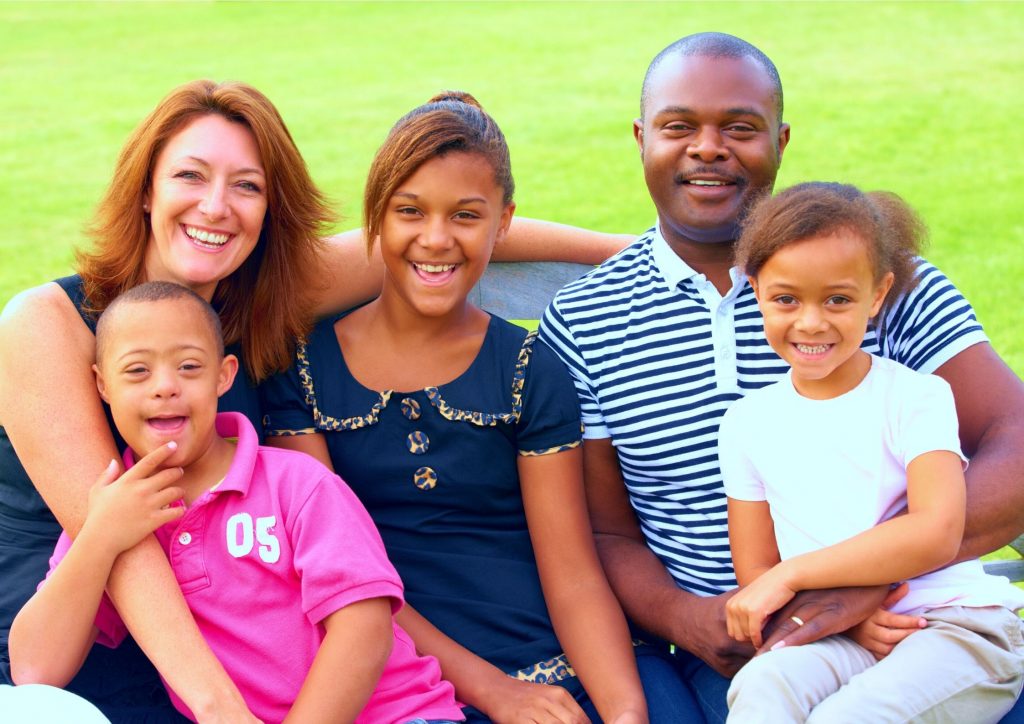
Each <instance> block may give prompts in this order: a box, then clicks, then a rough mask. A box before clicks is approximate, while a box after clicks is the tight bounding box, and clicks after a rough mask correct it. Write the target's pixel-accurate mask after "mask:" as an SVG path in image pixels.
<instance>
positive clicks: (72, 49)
mask: <svg viewBox="0 0 1024 724" xmlns="http://www.w3.org/2000/svg"><path fill="white" fill-rule="evenodd" d="M700 30H722V31H727V32H732V33H735V34H737V35H740V36H741V37H744V38H746V39H748V40H750V41H752V42H754V43H755V44H757V45H758V46H760V47H761V48H762V49H764V50H765V51H766V52H767V53H768V55H769V56H770V57H772V58H773V59H774V60H775V62H776V63H777V65H778V67H779V71H780V73H781V75H782V78H783V82H784V86H785V90H786V114H785V115H786V120H788V121H789V122H790V123H791V124H792V126H793V135H792V142H791V144H790V146H789V148H788V149H787V151H786V157H785V164H784V166H783V173H782V176H781V178H780V186H784V185H788V184H791V183H795V182H798V181H803V180H810V179H827V180H843V181H850V182H853V183H856V184H860V185H862V186H864V187H867V188H885V189H890V190H893V191H896V192H898V193H900V194H902V195H904V196H905V197H906V198H907V199H908V200H909V201H911V203H913V204H914V205H915V206H916V207H917V208H918V209H919V210H920V211H921V213H922V214H923V215H924V217H925V218H926V220H927V221H928V223H929V225H930V227H931V229H932V247H931V250H930V251H929V252H928V256H929V258H930V259H931V260H932V261H934V262H936V263H938V264H939V265H940V266H941V267H942V268H943V269H944V270H945V271H946V272H947V273H948V274H949V276H951V277H952V278H953V280H954V281H955V282H956V283H957V284H958V285H959V286H960V288H961V289H962V290H963V291H964V292H965V293H966V294H967V296H968V298H970V299H971V301H972V302H973V303H974V305H975V308H976V310H977V312H978V316H979V317H980V318H981V321H982V322H983V324H984V325H985V327H986V329H987V330H988V333H989V335H990V336H991V338H992V340H993V342H994V343H995V346H996V348H997V349H998V350H999V351H1000V352H1001V353H1002V355H1003V357H1004V358H1005V359H1006V360H1007V361H1008V362H1009V363H1010V365H1011V366H1012V367H1013V368H1014V369H1015V370H1016V371H1017V373H1018V374H1021V373H1024V337H1022V335H1021V334H1020V332H1019V324H1020V318H1021V317H1020V311H1019V308H1018V306H1017V305H1018V303H1019V300H1020V298H1021V297H1022V296H1024V295H1022V292H1024V281H1022V274H1024V254H1022V253H1021V251H1020V249H1021V248H1022V243H1024V221H1022V218H1024V212H1022V209H1024V199H1022V197H1021V189H1022V188H1024V163H1022V160H1024V154H1022V151H1021V146H1020V144H1021V139H1022V137H1021V134H1020V128H1021V119H1022V118H1024V100H1022V98H1024V95H1022V93H1021V90H1020V89H1021V87H1022V83H1024V77H1022V76H1024V73H1022V69H1024V43H1021V38H1022V37H1024V5H1017V4H1010V3H991V4H989V3H970V2H961V3H924V2H921V3H917V2H915V3H805V2H800V3H760V2H759V3H709V4H702V3H686V4H680V3H639V2H607V3H593V4H591V3H532V2H526V3H507V4H506V3H381V4H366V3H308V4H307V3H299V2H293V3H287V4H286V3H273V2H268V3H253V4H246V3H227V2H225V3H166V4H164V3H138V4H132V3H99V4H86V3H67V4H65V3H0V304H3V303H5V302H6V301H7V300H8V299H9V298H10V297H11V296H12V295H13V294H14V293H15V292H17V291H18V290H19V289H21V288H24V287H26V286H30V285H34V284H38V283H41V282H43V281H46V280H48V279H51V278H53V277H55V276H57V275H61V274H64V273H67V272H68V271H69V269H70V261H71V249H72V247H73V246H74V245H76V244H80V243H82V241H83V237H82V233H81V229H82V226H83V224H84V223H85V221H86V220H87V219H88V217H89V214H90V211H91V209H92V207H93V204H94V203H95V202H96V200H97V198H98V197H99V195H100V193H101V190H102V188H103V187H104V185H105V184H106V183H107V181H108V179H109V175H110V172H111V168H112V164H113V161H114V158H115V156H116V154H117V152H118V150H119V148H120V145H121V143H122V141H123V140H124V138H125V137H126V135H127V134H128V132H129V131H130V130H131V128H132V127H133V126H134V124H135V123H137V122H138V121H139V120H140V119H141V118H142V116H143V115H144V114H145V113H146V112H147V111H148V110H149V109H151V108H152V107H153V105H154V104H155V103H156V102H157V101H158V100H159V99H160V98H161V97H162V96H163V95H164V94H165V93H166V92H167V91H168V90H169V89H170V88H171V87H173V86H174V85H177V84H178V83H181V82H184V81H186V80H190V79H193V78H197V77H211V78H214V79H237V80H245V81H247V82H250V83H252V84H254V85H256V86H257V87H259V88H260V89H262V90H263V91H264V92H266V93H267V94H268V95H269V96H270V97H271V98H272V99H273V100H274V101H275V103H276V104H277V105H278V107H279V109H280V110H281V113H282V115H283V116H284V118H285V120H286V121H287V122H288V124H289V126H290V128H291V131H292V133H293V135H294V137H295V139H296V142H297V143H298V145H299V148H300V149H302V151H303V153H304V155H305V157H306V159H307V162H308V163H309V166H310V168H311V170H312V172H313V175H314V178H316V179H317V180H318V182H319V183H320V184H321V185H322V187H323V188H324V189H325V190H326V191H327V192H328V194H329V195H330V196H331V197H332V198H333V199H334V200H336V202H337V203H338V205H339V208H340V210H341V211H342V213H343V214H344V215H346V216H347V219H346V220H345V221H344V222H343V224H342V226H346V227H347V226H353V225H356V224H358V223H359V219H358V217H357V214H358V200H359V197H360V193H361V188H362V182H363V179H364V176H365V173H366V170H367V167H368V165H369V161H370V158H371V156H372V154H373V152H374V150H375V149H376V147H377V145H378V144H379V143H380V141H381V140H382V139H383V137H384V135H385V133H386V132H387V129H388V128H389V126H390V124H391V123H392V122H393V121H394V120H396V119H397V118H398V117H399V116H400V115H401V114H402V113H404V112H405V111H407V110H408V109H410V108H411V107H413V106H415V105H417V104H419V103H421V102H423V101H425V100H426V99H427V98H429V97H430V96H431V95H432V94H434V93H435V92H436V91H438V90H440V89H444V88H461V89H464V90H468V91H470V92H472V93H473V94H475V95H476V96H477V97H478V98H479V99H480V100H481V102H482V103H483V104H484V107H485V108H487V109H488V110H489V111H490V112H492V113H493V114H494V116H495V117H496V118H497V119H498V121H499V122H500V123H501V124H502V127H503V129H504V130H505V132H506V134H507V136H508V138H509V141H510V144H511V146H512V154H513V166H514V170H515V172H516V180H517V185H518V201H519V213H521V214H524V215H527V216H533V217H539V218H546V219H552V220H556V221H563V222H568V223H573V224H578V225H581V226H586V227H591V228H597V229H603V230H613V231H630V232H640V231H642V230H644V229H645V228H647V227H648V226H649V225H650V224H651V222H652V221H653V219H654V211H653V207H652V204H651V202H650V200H649V198H648V197H647V195H646V193H645V188H644V184H643V178H642V175H641V169H640V164H639V162H638V158H637V152H636V148H635V146H634V143H633V139H632V136H631V130H630V123H631V120H632V119H633V118H634V116H636V115H637V104H638V96H639V89H640V81H641V79H642V76H643V73H644V70H645V68H646V66H647V63H648V62H649V61H650V59H651V57H652V56H653V55H654V54H655V53H656V52H657V51H659V50H660V49H661V48H662V47H663V46H665V45H666V44H668V43H669V42H671V41H673V40H675V39H676V38H678V37H680V36H682V35H685V34H688V33H691V32H696V31H700ZM1014 320H1017V321H1016V322H1015V321H1014Z"/></svg>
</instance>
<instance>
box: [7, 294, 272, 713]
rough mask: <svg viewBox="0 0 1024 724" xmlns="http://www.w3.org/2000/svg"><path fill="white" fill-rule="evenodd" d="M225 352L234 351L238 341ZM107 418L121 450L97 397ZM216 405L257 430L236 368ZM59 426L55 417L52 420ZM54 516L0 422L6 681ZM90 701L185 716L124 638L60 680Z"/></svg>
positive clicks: (253, 397) (55, 530)
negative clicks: (14, 630) (17, 619)
mask: <svg viewBox="0 0 1024 724" xmlns="http://www.w3.org/2000/svg"><path fill="white" fill-rule="evenodd" d="M56 283H57V284H59V285H60V287H61V288H62V289H63V290H64V292H65V293H66V294H67V295H68V297H69V298H70V299H71V301H72V302H73V303H74V305H75V308H76V309H78V312H79V314H80V315H81V317H82V321H83V322H84V323H85V325H86V326H87V327H88V328H89V330H90V331H92V332H93V333H95V332H96V319H95V317H94V316H93V315H91V314H90V313H89V312H88V311H86V310H87V308H88V305H87V304H86V299H85V292H84V289H83V286H82V278H81V277H80V276H78V275H73V276H69V277H64V278H62V279H57V280H56ZM228 352H230V353H232V354H235V355H238V356H239V358H241V355H240V352H241V350H240V348H239V345H231V346H230V347H229V348H228ZM53 389H54V394H59V389H60V387H59V380H54V388H53ZM103 407H104V411H105V413H106V415H107V422H108V423H109V425H110V430H111V433H112V434H113V435H114V440H115V442H116V443H117V447H118V450H120V451H122V452H123V451H124V448H125V443H124V440H122V439H121V436H120V435H118V434H117V429H116V428H115V427H114V422H113V418H112V417H111V414H110V408H109V407H107V405H106V404H104V406H103ZM218 408H219V409H220V410H221V411H234V412H241V413H243V414H245V415H246V416H247V417H248V418H249V419H250V420H252V422H253V426H254V427H255V428H256V429H257V430H262V427H263V426H262V421H261V415H260V405H259V393H258V392H257V391H256V386H255V385H254V384H253V383H252V381H251V380H250V379H249V377H248V375H246V374H244V366H243V367H242V372H240V373H239V374H238V376H237V377H236V378H235V383H234V385H233V386H232V387H231V389H230V390H228V392H227V393H225V394H224V395H223V396H222V397H221V398H220V401H219V404H218ZM52 424H53V426H54V428H55V429H57V430H59V429H60V424H61V421H60V420H53V421H52ZM60 531H61V528H60V524H58V523H57V520H56V519H55V518H54V516H53V514H52V513H51V512H50V510H49V508H47V506H46V503H44V502H43V499H42V497H40V495H39V493H38V491H36V489H35V486H34V485H32V481H31V480H29V477H28V474H27V473H26V472H25V468H24V467H23V466H22V464H21V461H20V460H19V459H18V456H17V453H15V451H14V447H13V446H12V445H11V441H10V439H9V438H8V436H7V431H6V430H5V429H4V428H3V427H2V426H0V682H2V683H8V684H9V683H12V682H11V670H10V654H9V652H8V650H7V639H8V635H9V633H10V629H11V622H12V621H13V620H14V616H15V615H16V614H17V613H18V611H19V610H20V609H21V607H22V606H23V605H24V603H25V601H27V600H28V599H29V598H30V597H31V596H32V594H33V593H34V592H35V590H36V586H37V585H38V584H39V581H41V580H42V579H43V577H44V576H45V575H46V571H47V570H48V568H49V560H50V555H51V554H52V553H53V547H54V545H55V544H56V542H57V538H58V537H59V536H60ZM66 688H67V689H69V690H70V691H74V692H75V693H77V694H79V695H81V696H83V697H85V698H86V699H88V700H89V701H91V702H93V703H94V704H96V705H97V706H98V707H99V708H100V709H101V710H102V711H103V713H104V714H105V715H106V716H107V717H108V718H109V719H111V721H114V722H117V721H131V722H140V721H146V722H164V721H168V722H170V721H173V722H180V721H185V720H184V719H183V718H182V717H181V716H180V715H179V714H178V713H177V712H176V711H175V710H174V708H173V707H172V706H171V703H170V700H169V699H168V698H167V695H166V693H165V691H164V688H163V685H162V684H161V683H160V680H159V678H158V677H157V675H156V670H155V669H154V668H153V666H152V665H151V664H150V663H149V661H148V660H147V659H146V657H145V656H144V655H143V654H142V652H141V651H140V650H139V649H138V646H137V645H135V643H134V642H133V641H131V639H128V640H126V641H125V643H123V644H122V645H121V646H120V647H118V648H117V649H114V650H111V649H105V648H104V647H102V646H94V647H93V650H92V652H90V654H89V657H88V658H87V659H86V662H85V664H84V665H83V666H82V670H81V671H80V672H79V674H78V676H76V677H75V679H74V681H72V682H71V684H70V685H69V686H68V687H66Z"/></svg>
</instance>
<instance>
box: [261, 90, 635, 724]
mask: <svg viewBox="0 0 1024 724" xmlns="http://www.w3.org/2000/svg"><path fill="white" fill-rule="evenodd" d="M512 193H513V181H512V175H511V171H510V164H509V155H508V147H507V145H506V144H505V139H504V137H503V135H502V133H501V131H500V129H499V128H498V127H497V125H496V124H495V123H494V121H493V120H492V119H491V118H490V117H489V116H488V115H487V114H486V113H484V112H483V111H482V109H481V108H480V106H479V105H478V104H477V103H476V101H475V100H474V99H473V98H472V97H471V96H469V95H466V94H462V93H447V94H444V95H441V96H438V97H436V98H434V99H433V100H431V101H430V102H429V103H427V104H426V105H423V106H420V107H419V108H416V109H414V110H413V111H411V112H410V113H409V114H407V115H406V116H405V117H403V118H402V119H401V120H399V121H398V123H397V124H396V125H395V126H394V128H392V130H391V133H390V134H389V135H388V138H387V140H385V142H384V145H383V146H382V147H381V148H380V150H379V151H378V153H377V156H376V158H375V160H374V162H373V166H372V167H371V169H370V175H369V179H368V181H367V186H366V195H365V202H364V219H365V225H366V238H367V239H368V240H370V241H369V243H370V245H371V247H372V245H374V244H379V245H380V251H381V254H382V256H383V259H384V264H385V268H386V276H385V282H384V289H383V292H382V293H381V296H380V297H379V298H378V299H376V300H374V301H373V302H370V303H369V304H367V305H366V306H363V307H361V308H359V309H356V310H355V311H352V312H350V313H348V314H346V315H343V316H340V317H335V318H332V319H327V320H324V321H323V322H321V323H320V324H318V325H317V326H316V328H315V329H314V330H313V332H312V333H311V334H310V335H309V336H308V337H307V338H306V339H305V340H304V342H302V343H301V344H299V346H298V350H297V354H296V363H295V365H294V366H293V367H292V368H291V369H290V370H289V371H288V372H287V373H284V374H282V375H280V376H278V377H275V378H272V379H271V380H270V381H269V382H268V383H266V384H265V385H264V389H263V396H264V397H263V401H264V404H265V411H266V413H267V414H266V416H265V418H264V424H265V431H266V433H267V435H268V441H269V442H270V443H271V444H277V445H281V446H282V447H290V448H295V449H299V450H303V451H305V452H308V453H310V454H312V455H314V456H315V457H317V458H319V459H320V460H321V461H323V462H325V463H326V464H328V465H331V466H332V467H333V468H334V469H335V470H336V471H337V472H338V473H339V474H340V475H341V476H342V478H343V479H344V480H345V481H346V482H347V483H348V484H349V485H350V486H351V487H352V489H353V490H355V492H356V494H357V495H358V496H359V497H360V498H361V500H362V502H363V503H364V505H365V506H366V508H367V510H368V511H369V512H370V515H371V516H372V517H373V519H374V522H375V523H376V524H377V526H378V528H379V529H380V532H381V535H382V536H383V538H384V543H385V546H386V547H387V550H388V555H389V556H390V558H391V560H392V561H393V562H394V564H395V566H396V568H397V569H398V571H399V573H400V574H401V576H402V579H403V581H404V582H405V585H406V598H407V601H408V603H409V606H407V607H406V609H405V610H404V612H403V614H400V617H399V618H400V623H401V625H402V626H404V627H405V628H406V629H407V630H408V631H409V633H410V634H411V635H412V637H413V639H414V640H415V641H416V644H417V648H418V649H420V650H421V651H422V652H423V653H429V654H432V655H434V656H436V657H437V658H438V659H439V660H440V661H441V665H442V669H443V672H444V675H445V678H447V679H449V680H450V681H452V682H453V683H454V684H455V687H456V693H457V696H458V697H459V699H460V700H461V701H463V702H465V703H466V704H467V705H470V706H467V709H466V711H467V714H468V715H469V717H470V720H473V719H474V718H476V719H478V720H479V719H480V718H483V717H486V718H490V719H492V720H495V721H538V722H548V721H551V722H582V721H586V720H587V717H590V718H593V719H595V720H596V719H598V718H601V719H603V720H604V721H608V722H619V723H622V724H624V723H625V722H643V721H646V718H647V711H646V705H645V702H644V697H643V691H642V689H641V685H640V681H639V678H638V676H637V672H636V664H635V657H634V655H633V651H632V647H631V642H630V638H629V633H628V630H627V627H626V622H625V619H624V617H623V614H622V611H621V609H620V608H619V606H618V603H617V602H616V600H615V598H614V596H613V594H612V592H611V590H610V588H609V586H608V583H607V581H606V580H605V578H604V575H603V572H602V570H601V567H600V563H599V561H598V558H597V554H596V552H595V548H594V542H593V536H592V533H591V529H590V525H589V521H588V518H587V510H586V501H585V497H584V493H583V482H582V477H583V470H582V451H581V447H580V443H581V429H580V419H579V409H578V403H577V398H576V392H575V390H574V388H573V384H572V382H571V380H570V378H569V375H568V373H567V372H566V370H565V369H564V367H563V366H562V364H561V362H560V361H559V360H558V359H557V357H556V356H555V355H554V353H553V352H552V351H551V350H550V349H548V348H547V347H546V346H545V345H544V344H543V343H542V342H540V341H538V340H536V338H535V336H534V334H532V333H530V334H527V332H526V331H525V330H523V329H522V328H520V327H517V326H515V325H512V324H510V323H508V322H506V321H504V320H501V319H498V318H496V317H492V316H491V315H489V314H488V313H486V312H484V311H482V310H480V309H478V308H476V307H474V306H472V305H471V304H470V303H469V302H468V301H467V295H468V294H469V292H470V290H471V289H472V288H473V285H474V284H475V283H476V281H477V280H478V279H479V278H480V276H481V275H482V274H483V272H484V269H485V268H486V266H487V262H488V260H489V258H490V256H491V251H492V250H493V248H494V246H495V244H497V243H501V240H502V239H503V238H504V236H505V234H506V232H507V230H508V228H509V224H510V222H511V220H512V214H513V211H514V209H515V204H514V203H513V202H512Z"/></svg>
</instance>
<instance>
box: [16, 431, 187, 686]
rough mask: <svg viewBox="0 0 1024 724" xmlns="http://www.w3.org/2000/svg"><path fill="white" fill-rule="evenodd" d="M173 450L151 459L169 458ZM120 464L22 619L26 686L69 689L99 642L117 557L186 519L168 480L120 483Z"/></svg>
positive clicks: (20, 679) (94, 494) (21, 678)
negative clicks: (100, 614)
mask: <svg viewBox="0 0 1024 724" xmlns="http://www.w3.org/2000/svg"><path fill="white" fill-rule="evenodd" d="M170 452H173V448H170V447H165V448H161V449H158V450H156V451H154V452H152V453H150V455H152V456H155V457H161V456H162V457H167V455H168V454H169V453H170ZM118 473H119V468H118V466H117V463H116V461H114V460H111V461H110V465H108V466H107V469H106V470H104V471H103V473H102V474H101V475H100V477H99V479H98V480H97V481H96V484H95V485H93V487H92V489H91V490H90V491H89V512H88V515H87V517H86V520H85V525H84V526H83V527H82V531H81V532H80V533H79V534H78V538H77V539H75V542H74V543H73V544H72V545H71V547H70V549H69V550H68V552H67V554H66V555H65V556H64V558H63V560H61V561H60V563H59V565H58V566H57V567H56V569H55V570H54V571H53V574H52V575H51V576H50V578H49V579H48V580H47V581H46V583H45V585H43V587H42V588H40V590H38V591H36V593H35V595H33V596H32V598H30V599H29V601H28V602H27V603H26V604H25V606H24V607H23V608H22V610H21V611H20V612H19V613H18V615H17V617H16V618H15V619H14V623H13V624H12V626H11V635H10V642H9V648H10V655H11V676H12V678H13V679H14V681H15V683H18V684H28V683H37V684H50V685H52V686H64V685H66V684H67V683H68V682H69V681H70V680H71V679H72V678H73V677H74V676H75V674H76V673H78V670H79V669H80V668H81V666H82V662H83V661H85V657H86V655H87V654H88V653H89V649H90V647H91V646H92V645H93V642H94V641H95V640H96V626H95V625H94V621H95V619H96V612H97V610H98V609H99V606H100V599H101V598H102V596H103V589H104V587H105V586H106V584H107V579H108V578H109V577H110V570H111V568H112V567H113V565H114V561H115V560H116V559H117V556H118V555H120V554H121V553H122V552H123V551H125V550H127V549H128V548H131V547H132V546H134V545H135V544H137V543H138V542H139V541H140V540H142V539H143V538H145V537H146V536H147V535H149V534H150V533H152V532H153V531H154V530H155V529H156V528H158V527H160V526H161V525H163V524H164V523H166V522H168V521H171V520H174V519H175V518H178V517H180V516H181V513H182V509H181V508H178V507H167V506H168V505H169V504H170V503H172V502H173V501H175V500H177V499H178V498H180V497H181V490H180V489H179V488H176V487H173V486H170V487H168V486H167V483H168V480H167V479H165V477H166V476H165V477H160V476H156V477H150V478H145V479H142V480H137V479H135V478H137V477H138V476H137V475H132V472H131V471H128V472H127V473H125V474H124V475H121V476H120V477H119V476H118Z"/></svg>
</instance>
